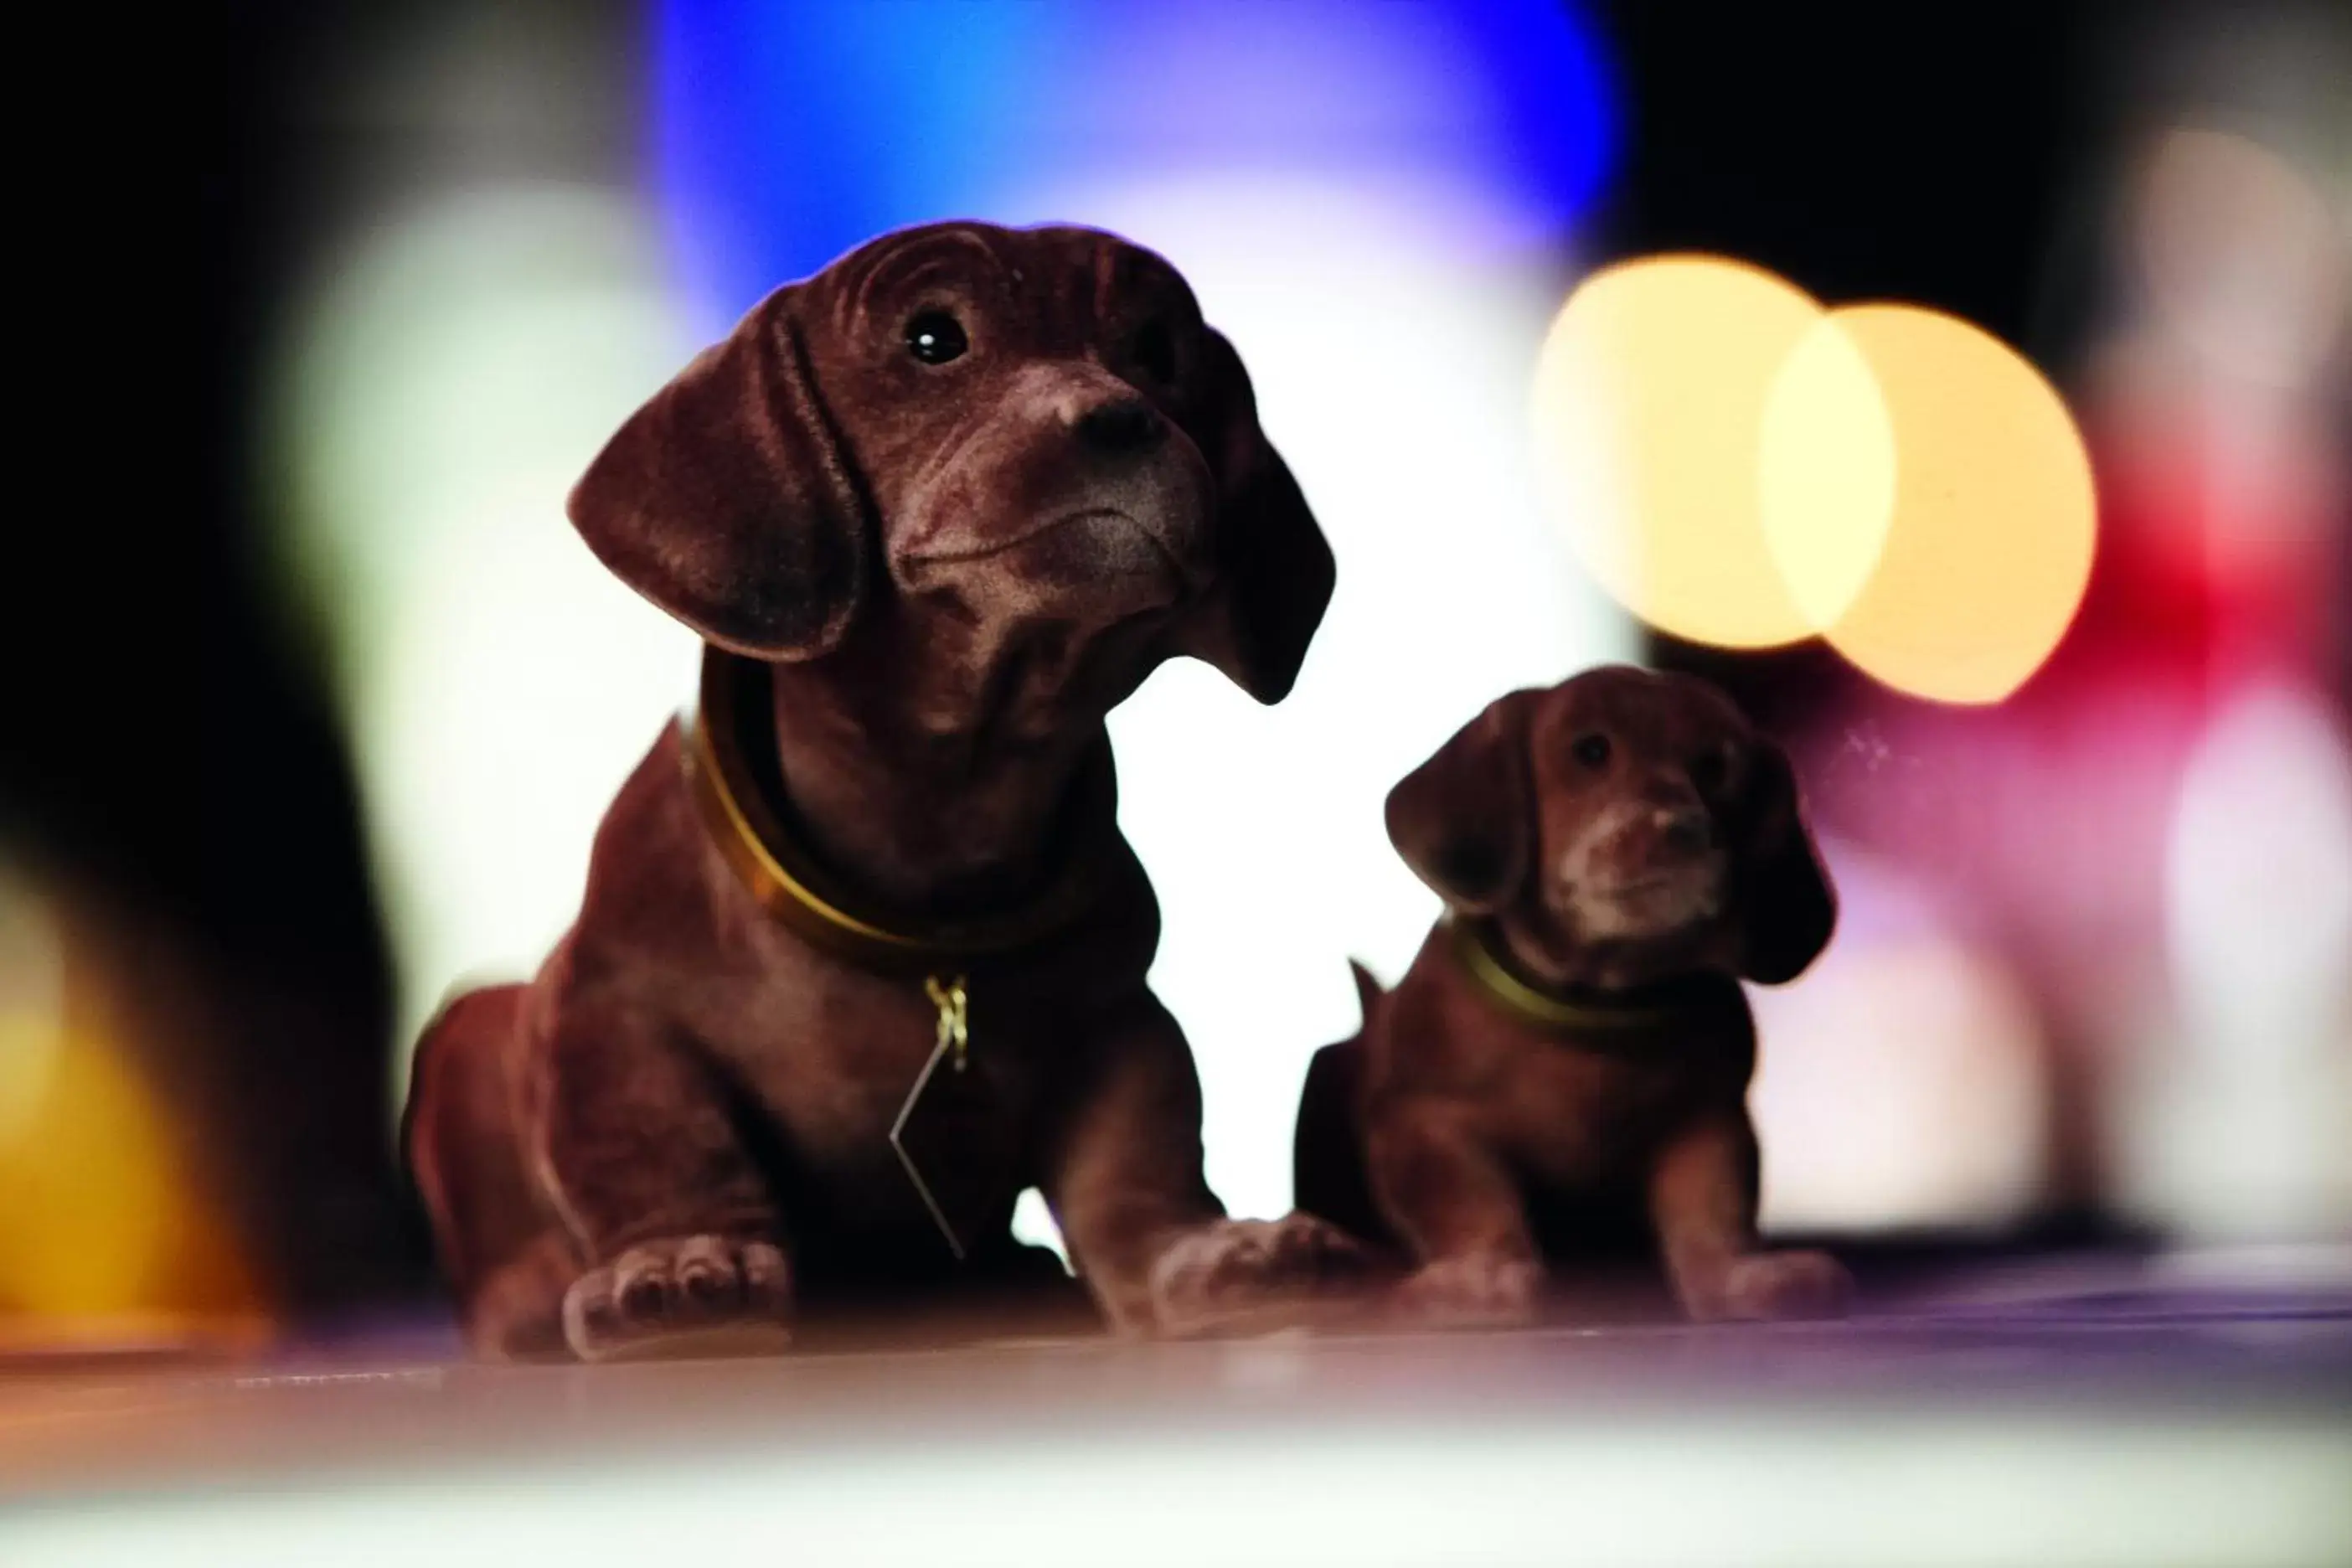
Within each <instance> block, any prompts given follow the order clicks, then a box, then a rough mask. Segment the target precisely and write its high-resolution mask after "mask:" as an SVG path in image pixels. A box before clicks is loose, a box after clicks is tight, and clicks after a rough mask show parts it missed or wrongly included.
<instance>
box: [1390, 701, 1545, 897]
mask: <svg viewBox="0 0 2352 1568" xmlns="http://www.w3.org/2000/svg"><path fill="white" fill-rule="evenodd" d="M1529 695H1530V694H1529V693H1527V692H1519V691H1515V692H1513V693H1511V694H1510V695H1509V696H1507V697H1503V698H1499V699H1497V700H1496V701H1494V702H1491V703H1489V704H1488V705H1487V707H1486V711H1485V712H1483V713H1481V714H1479V715H1478V717H1476V718H1475V719H1473V720H1471V721H1470V722H1469V723H1467V724H1465V725H1464V726H1463V727H1462V728H1461V729H1460V730H1459V731H1456V732H1455V734H1454V738H1453V739H1452V740H1450V741H1448V742H1445V744H1444V745H1443V746H1440V747H1439V748H1438V749H1437V752H1436V754H1435V755H1434V756H1433V757H1431V758H1430V759H1429V761H1427V762H1425V763H1422V764H1421V766H1419V767H1417V768H1415V769H1413V770H1412V772H1411V773H1407V774H1406V775H1405V776H1404V778H1403V779H1402V781H1401V782H1400V783H1399V784H1397V786H1396V788H1394V789H1392V790H1391V791H1389V801H1388V825H1389V842H1390V843H1391V844H1393V845H1395V846H1396V849H1397V853H1398V854H1400V855H1402V856H1403V857H1404V863H1405V864H1406V865H1408V866H1410V867H1412V870H1413V875H1415V876H1417V877H1419V878H1420V879H1422V880H1423V881H1424V882H1426V883H1428V884H1429V885H1430V886H1431V887H1432V888H1433V889H1436V891H1437V895H1438V897H1440V898H1442V899H1444V900H1445V903H1446V907H1447V908H1449V909H1452V910H1455V911H1457V912H1459V913H1462V914H1470V915H1488V914H1493V913H1494V912H1495V911H1496V910H1499V909H1501V908H1502V907H1503V906H1504V905H1505V904H1507V903H1509V902H1510V901H1511V900H1512V899H1513V898H1514V897H1515V896H1516V895H1517V893H1518V890H1519V889H1520V888H1521V887H1523V886H1525V885H1526V882H1527V879H1528V871H1529V865H1528V862H1529V860H1530V859H1531V858H1532V857H1533V854H1534V838H1535V798H1534V792H1533V790H1532V788H1531V787H1530V785H1529V784H1528V755H1527V714H1526V710H1527V702H1528V697H1529Z"/></svg>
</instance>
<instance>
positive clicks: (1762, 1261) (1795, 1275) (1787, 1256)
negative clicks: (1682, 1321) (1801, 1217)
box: [1687, 1252, 1853, 1321]
mask: <svg viewBox="0 0 2352 1568" xmlns="http://www.w3.org/2000/svg"><path fill="white" fill-rule="evenodd" d="M1852 1296H1853V1276H1852V1275H1850V1274H1848V1273H1847V1272H1846V1271H1845V1266H1844V1265H1843V1264H1842V1263H1840V1262H1839V1261H1838V1260H1837V1259H1836V1258H1832V1257H1831V1256H1830V1255H1829V1254H1828V1253H1826V1252H1758V1253H1751V1254H1749V1255H1748V1257H1746V1258H1740V1259H1738V1261H1737V1262H1735V1263H1733V1264H1732V1265H1731V1267H1730V1268H1729V1269H1727V1271H1726V1272H1725V1274H1724V1276H1723V1279H1722V1280H1721V1282H1720V1283H1719V1284H1718V1285H1717V1287H1716V1289H1713V1290H1710V1291H1707V1292H1706V1293H1704V1294H1703V1295H1700V1296H1698V1297H1696V1298H1695V1299H1693V1300H1691V1301H1690V1302H1688V1303H1687V1304H1688V1306H1689V1308H1690V1310H1691V1316H1693V1317H1695V1318H1702V1319H1706V1318H1734V1319H1746V1320H1748V1321H1765V1320H1769V1319H1774V1318H1835V1317H1840V1316H1843V1314H1844V1312H1845V1310H1846V1302H1847V1300H1849V1299H1850V1298H1851V1297H1852Z"/></svg>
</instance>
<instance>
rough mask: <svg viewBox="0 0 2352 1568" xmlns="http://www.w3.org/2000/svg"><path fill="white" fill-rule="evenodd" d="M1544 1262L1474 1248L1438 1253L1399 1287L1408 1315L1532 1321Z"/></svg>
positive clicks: (1452, 1321)
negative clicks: (1449, 1255)
mask: <svg viewBox="0 0 2352 1568" xmlns="http://www.w3.org/2000/svg"><path fill="white" fill-rule="evenodd" d="M1542 1289H1543V1266H1542V1265H1541V1264H1539V1263H1537V1262H1535V1261H1534V1260H1532V1259H1530V1258H1508V1257H1502V1256H1498V1255H1496V1254H1493V1253H1486V1252H1472V1253H1465V1254H1463V1255H1462V1256H1460V1257H1455V1258H1437V1259H1436V1260H1434V1261H1433V1262H1431V1263H1427V1264H1424V1265H1423V1267H1422V1268H1421V1269H1420V1270H1419V1271H1418V1272H1417V1273H1415V1274H1413V1275H1412V1277H1411V1278H1409V1279H1406V1280H1405V1281H1404V1283H1402V1285H1400V1286H1398V1287H1397V1294H1396V1301H1397V1305H1398V1306H1399V1307H1400V1308H1401V1309H1402V1311H1403V1313H1404V1315H1405V1316H1406V1317H1407V1318H1409V1319H1412V1320H1414V1321H1420V1322H1423V1323H1433V1324H1437V1325H1441V1326H1444V1327H1449V1328H1452V1327H1462V1328H1475V1327H1507V1326H1510V1325H1512V1324H1517V1323H1525V1322H1529V1321H1533V1319H1534V1318H1535V1315H1536V1306H1537V1302H1538V1298H1539V1297H1540V1295H1541V1293H1542Z"/></svg>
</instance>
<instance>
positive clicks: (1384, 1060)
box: [1295, 668, 1844, 1321]
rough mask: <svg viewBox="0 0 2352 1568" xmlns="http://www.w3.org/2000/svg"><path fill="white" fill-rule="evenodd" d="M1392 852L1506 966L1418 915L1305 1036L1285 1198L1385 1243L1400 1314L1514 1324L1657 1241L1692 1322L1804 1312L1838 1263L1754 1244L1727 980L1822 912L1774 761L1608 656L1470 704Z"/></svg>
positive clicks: (1807, 851) (1775, 970) (1795, 939)
mask: <svg viewBox="0 0 2352 1568" xmlns="http://www.w3.org/2000/svg"><path fill="white" fill-rule="evenodd" d="M1388 823H1389V831H1390V835H1391V839H1392V840H1393V842H1394V843H1395V845H1396V847H1397V849H1398V851H1399V852H1400V853H1401V854H1402V856H1403V857H1404V858H1405V860H1406V862H1407V863H1408V864H1409V865H1411V866H1412V868H1413V869H1414V871H1415V872H1416V873H1418V874H1419V875H1420V876H1421V878H1422V879H1423V880H1424V881H1426V882H1427V883H1429V885H1430V886H1431V887H1432V888H1433V889H1435V890H1436V891H1437V892H1438V894H1439V895H1440V896H1441V897H1443V898H1444V900H1445V902H1446V904H1447V906H1448V921H1449V922H1468V925H1469V929H1470V931H1472V932H1474V933H1475V935H1476V936H1477V937H1478V938H1479V939H1480V940H1481V941H1482V942H1484V943H1485V944H1486V951H1487V952H1493V953H1495V954H1496V955H1497V956H1498V957H1499V958H1500V960H1501V961H1502V962H1503V963H1505V964H1507V966H1508V970H1509V972H1510V973H1513V974H1516V975H1517V976H1518V977H1520V978H1521V979H1523V980H1524V981H1525V982H1526V983H1527V984H1528V985H1529V986H1530V987H1531V988H1533V989H1534V990H1536V991H1537V992H1538V993H1540V994H1543V995H1545V996H1548V997H1553V998H1559V999H1561V1000H1563V1001H1566V1002H1569V1003H1571V1004H1573V1005H1574V1007H1575V1009H1577V1010H1579V1011H1580V1012H1581V1013H1582V1014H1583V1015H1584V1016H1585V1020H1584V1021H1581V1022H1576V1021H1571V1022H1560V1021H1558V1020H1554V1021H1550V1022H1538V1021H1535V1020H1533V1019H1532V1018H1531V1017H1530V1016H1528V1014H1527V1013H1526V1012H1524V1011H1520V1012H1515V1011H1513V1010H1512V1008H1511V1007H1509V1006H1508V1005H1505V1004H1504V1003H1501V1002H1499V1001H1498V1000H1497V999H1496V995H1495V994H1493V991H1492V988H1491V987H1489V986H1488V985H1486V984H1484V983H1483V982H1481V981H1480V980H1479V979H1478V978H1476V977H1475V973H1474V972H1473V969H1472V967H1471V966H1470V964H1468V963H1465V960H1464V958H1463V956H1462V952H1461V949H1460V948H1459V947H1457V945H1456V942H1457V937H1458V936H1459V934H1460V933H1459V932H1457V931H1455V930H1454V928H1453V926H1452V925H1451V924H1448V923H1442V924H1441V925H1440V926H1439V928H1438V929H1437V930H1436V931H1433V933H1432V934H1431V937H1430V939H1429V941H1428V942H1426V943H1425V944H1424V945H1423V949H1422V952H1421V953H1420V955H1419V956H1418V957H1417V958H1416V959H1415V960H1414V961H1413V963H1412V968H1411V969H1410V970H1408V971H1407V973H1406V974H1405V976H1404V978H1403V980H1402V982H1401V983H1400V984H1398V985H1397V987H1396V989H1395V990H1394V991H1392V992H1383V991H1381V988H1380V987H1379V986H1378V985H1377V984H1374V983H1373V982H1372V980H1371V978H1370V976H1369V975H1367V974H1364V973H1362V972H1361V971H1359V972H1358V982H1359V989H1360V992H1361V994H1362V996H1363V1001H1364V1026H1363V1030H1362V1032H1361V1033H1360V1035H1359V1036H1358V1037H1356V1038H1354V1039H1352V1040H1349V1041H1346V1042H1343V1043H1341V1044H1339V1045H1336V1046H1330V1047H1325V1048H1324V1049H1323V1050H1322V1051H1320V1052H1318V1055H1317V1057H1316V1058H1315V1060H1314V1062H1313V1064H1312V1066H1311V1068H1310V1069H1309V1073H1308V1077H1307V1087H1306V1090H1305V1094H1304V1098H1303V1100H1302V1102H1301V1105H1300V1110H1299V1118H1298V1134H1297V1145H1296V1151H1295V1152H1296V1166H1297V1168H1296V1174H1297V1192H1298V1203H1299V1206H1300V1207H1301V1208H1303V1209H1306V1210H1307V1211H1309V1212H1312V1213H1315V1214H1318V1215H1322V1216H1324V1217H1326V1218H1328V1219H1331V1220H1333V1221H1334V1222H1336V1223H1338V1224H1340V1225H1342V1226H1346V1227H1348V1228H1349V1230H1350V1231H1351V1232H1353V1233H1355V1234H1359V1235H1360V1236H1363V1237H1366V1238H1368V1239H1370V1240H1372V1241H1375V1242H1376V1243H1381V1244H1385V1245H1387V1246H1389V1247H1395V1248H1398V1249H1401V1250H1402V1252H1403V1253H1404V1254H1405V1256H1406V1259H1407V1261H1408V1262H1409V1264H1410V1265H1411V1267H1412V1269H1413V1270H1414V1272H1413V1273H1412V1274H1411V1276H1410V1277H1409V1278H1407V1279H1405V1281H1404V1282H1403V1285H1402V1299H1403V1301H1404V1303H1405V1305H1406V1306H1407V1308H1408V1309H1409V1310H1411V1311H1413V1312H1419V1313H1427V1314H1430V1315H1433V1316H1436V1317H1438V1318H1442V1319H1459V1320H1469V1321H1515V1320H1519V1319H1524V1318H1525V1317H1527V1316H1528V1315H1529V1314H1531V1313H1532V1312H1534V1311H1535V1310H1537V1306H1538V1297H1539V1291H1540V1289H1541V1287H1542V1285H1543V1283H1544V1281H1545V1279H1546V1278H1547V1274H1548V1271H1549V1270H1553V1269H1559V1268H1573V1267H1575V1265H1576V1264H1577V1263H1579V1262H1580V1261H1586V1262H1589V1261H1591V1260H1593V1259H1595V1258H1600V1257H1604V1256H1616V1255H1620V1254H1622V1252H1623V1251H1624V1250H1625V1249H1626V1248H1627V1247H1629V1246H1630V1247H1644V1248H1646V1247H1655V1249H1656V1251H1657V1253H1658V1254H1659V1256H1660V1257H1661V1258H1662V1259H1663V1261H1664V1266H1665V1271H1666V1275H1667V1279H1668V1282H1669V1283H1670V1284H1671V1286H1672V1287H1673V1289H1674V1290H1675V1295H1676V1297H1677V1298H1678V1300H1680V1302H1681V1304H1682V1306H1683V1308H1684V1309H1685V1310H1686V1311H1687V1312H1689V1313H1690V1314H1691V1315H1693V1316H1695V1317H1700V1318H1720V1317H1768V1316H1779V1315H1784V1314H1792V1313H1807V1312H1815V1311H1822V1310H1831V1309H1832V1308H1833V1307H1834V1306H1835V1305H1836V1304H1837V1302H1838V1301H1839V1300H1841V1299H1842V1297H1843V1290H1844V1277H1843V1271H1842V1270H1841V1269H1840V1268H1838V1266H1837V1265H1836V1264H1835V1263H1834V1262H1832V1260H1831V1259H1829V1258H1825V1257H1822V1256H1821V1255H1819V1254H1811V1253H1770V1252H1766V1251H1762V1250H1759V1246H1758V1241H1757V1237H1756V1227H1755V1226H1756V1199H1757V1180H1758V1153H1757V1148H1756V1140H1755V1134H1754V1131H1753V1129H1752V1128H1751V1126H1750V1124H1749V1121H1748V1113H1747V1109H1746V1097H1747V1089H1748V1078H1749V1075H1750V1073H1751V1071H1752V1070H1753V1067H1754V1060H1755V1037H1754V1030H1753V1026H1752V1024H1751V1021H1750V1018H1749V1015H1748V1006H1747V1003H1746V1000H1745V998H1744V997H1743V996H1741V994H1740V993H1739V991H1738V984H1737V977H1745V978H1748V979H1753V980H1759V981H1764V982H1780V981H1784V980H1788V979H1790V978H1792V977H1793V976H1795V975H1796V974H1797V973H1799V972H1801V970H1802V969H1804V967H1805V966H1806V965H1807V964H1809V963H1811V962H1812V960H1813V958H1814V957H1815V956H1816V955H1818V954H1819V953H1820V952H1821V950H1822V947H1823V946H1824V945H1825V944H1826V943H1827V942H1828V941H1829V937H1830V932H1831V929H1832V925H1833V924H1834V922H1835V919H1836V906H1835V902H1834V900H1833V899H1832V893H1831V889H1830V887H1829V883H1828V881H1827V879H1826V877H1825V875H1824V873H1823V871H1822V867H1821V864H1820V861H1819V859H1818V858H1817V857H1816V855H1815V853H1814V851H1813V848H1812V845H1811V839H1810V837H1809V836H1808V834H1807V832H1806V829H1805V825H1804V820H1803V816H1802V814H1801V810H1800V808H1799V801H1798V796H1797V791H1796V785H1795V781H1794V778H1793V776H1792V774H1791V773H1790V769H1789V765H1788V762H1787V759H1786V758H1785V757H1784V756H1782V755H1781V753H1780V750H1779V748H1778V747H1776V746H1774V745H1772V744H1771V743H1770V742H1768V741H1766V740H1764V739H1763V738H1761V737H1760V736H1759V735H1757V734H1756V733H1755V732H1754V731H1752V730H1751V729H1750V728H1749V727H1748V723H1747V722H1746V721H1745V720H1744V719H1743V718H1742V717H1741V716H1740V714H1739V713H1738V710H1736V709H1735V708H1733V706H1732V705H1731V703H1730V702H1729V701H1728V700H1726V699H1725V698H1724V697H1723V696H1722V695H1721V694H1720V693H1719V692H1717V691H1716V690H1715V689H1713V688H1711V687H1708V686H1706V685H1705V684H1704V683H1702V682H1699V681H1696V680H1694V679H1689V678H1687V677H1682V676H1673V675H1655V674H1651V673H1648V672H1645V671H1642V670H1637V669H1632V668H1604V669H1597V670H1592V671H1589V672H1587V673H1585V674H1583V675H1580V676H1578V677H1576V678H1575V679H1571V680H1570V681H1568V682H1566V683H1564V684H1563V685H1561V686H1559V687H1556V688H1554V689H1550V690H1548V691H1519V692H1514V693H1512V694H1510V695H1509V696H1507V697H1505V698H1503V699H1501V700H1498V701H1496V703H1494V704H1493V705H1492V706H1491V707H1489V708H1488V709H1487V710H1486V711H1485V712H1484V713H1482V714H1480V715H1479V716H1478V717H1477V718H1476V719H1475V720H1473V721H1471V722H1470V723H1468V724H1467V725H1465V726H1464V728H1463V729H1462V731H1460V732H1459V733H1458V734H1456V735H1455V736H1454V739H1453V740H1451V741H1449V742H1447V743H1446V744H1445V745H1444V747H1442V748H1440V749H1439V751H1438V752H1437V753H1436V754H1435V755H1433V757H1431V758H1430V759H1429V760H1428V761H1427V762H1426V763H1423V765H1422V766H1421V767H1419V768H1418V769H1416V770H1415V771H1414V772H1413V773H1412V774H1411V775H1409V776H1408V777H1406V778H1405V779H1404V780H1403V781H1402V783H1400V784H1398V785H1397V786H1396V788H1395V789H1394V791H1392V792H1391V795H1390V796H1389V802H1388Z"/></svg>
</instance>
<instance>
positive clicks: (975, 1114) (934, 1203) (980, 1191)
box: [890, 977, 1011, 1260]
mask: <svg viewBox="0 0 2352 1568" xmlns="http://www.w3.org/2000/svg"><path fill="white" fill-rule="evenodd" d="M924 991H925V993H926V994H928V995H929V997H930V999H931V1002H932V1004H933V1005H935V1006H937V1007H938V1008H939V1010H940V1021H939V1040H938V1043H937V1044H935V1045H934V1046H933V1047H931V1054H930V1058H929V1060H927V1061H925V1062H924V1063H923V1070H922V1071H921V1072H920V1073H919V1074H918V1075H917V1076H916V1079H915V1086H914V1088H913V1089H909V1090H908V1093H907V1100H906V1103H905V1104H903V1105H901V1106H900V1107H899V1108H898V1120H897V1121H894V1122H893V1123H891V1126H890V1147H891V1149H892V1150H893V1151H894V1152H896V1153H897V1154H898V1163H900V1164H902V1165H904V1166H905V1167H906V1168H907V1176H908V1180H910V1181H912V1182H913V1183H914V1184H915V1193H916V1194H917V1195H918V1196H919V1197H920V1198H921V1199H922V1200H923V1207H924V1208H925V1209H927V1210H928V1211H929V1213H930V1216H931V1220H932V1223H934V1224H935V1225H937V1226H939V1227H940V1235H941V1236H943V1237H946V1238H947V1244H948V1249H949V1250H950V1252H952V1253H954V1254H955V1256H956V1258H958V1259H959V1260H961V1259H962V1258H965V1257H966V1256H967V1255H968V1254H969V1252H970V1250H971V1246H972V1244H973V1243H975V1242H976V1241H977V1240H978V1239H979V1237H980V1234H981V1231H982V1227H983V1226H986V1225H987V1223H988V1221H989V1219H990V1217H991V1215H992V1212H993V1211H994V1210H995V1209H996V1208H997V1207H999V1206H1000V1205H999V1202H998V1200H999V1199H1000V1197H1001V1196H1002V1194H999V1193H998V1192H997V1191H996V1190H995V1184H996V1180H997V1178H998V1177H999V1176H1000V1175H1001V1174H1002V1173H1003V1172H1004V1170H1005V1169H1006V1168H1007V1157H1008V1156H1009V1154H1010V1152H1011V1151H1009V1150H1007V1149H1003V1148H1002V1147H1000V1145H1002V1144H1003V1142H1005V1136H1006V1128H1005V1125H1004V1117H1003V1108H1002V1107H1001V1106H1000V1105H998V1103H997V1101H996V1097H995V1096H994V1095H993V1094H992V1093H991V1092H990V1089H989V1084H988V1081H987V1075H986V1074H984V1073H983V1072H982V1070H981V1069H980V1068H978V1067H976V1066H975V1065H974V1064H973V1063H972V1061H971V1058H970V1056H969V1054H968V1042H967V1037H966V1014H965V999H964V982H963V981H962V979H961V977H959V978H957V979H955V980H952V981H942V980H940V979H939V978H937V977H934V978H932V979H930V980H928V981H925V982H924Z"/></svg>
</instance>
